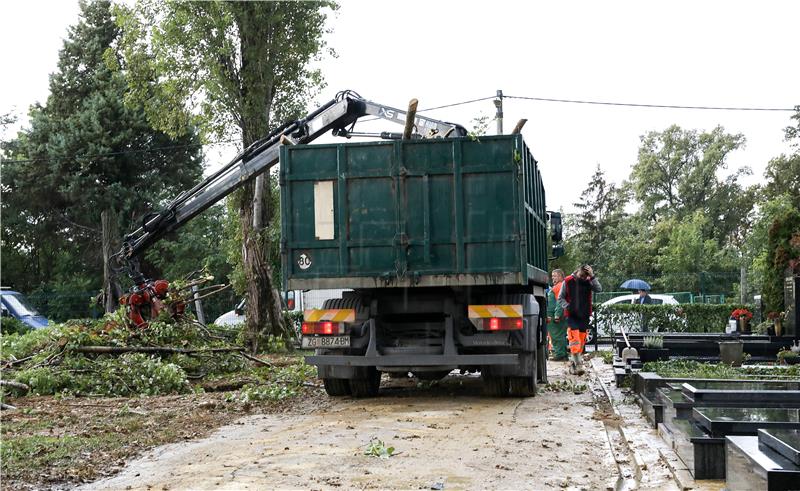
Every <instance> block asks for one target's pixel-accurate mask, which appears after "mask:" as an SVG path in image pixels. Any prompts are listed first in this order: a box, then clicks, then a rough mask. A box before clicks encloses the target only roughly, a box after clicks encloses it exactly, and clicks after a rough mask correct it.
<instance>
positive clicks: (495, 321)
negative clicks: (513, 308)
mask: <svg viewBox="0 0 800 491" xmlns="http://www.w3.org/2000/svg"><path fill="white" fill-rule="evenodd" d="M487 321H488V322H487ZM523 322H524V321H523V320H522V318H521V317H490V318H488V319H484V320H483V328H484V329H486V330H489V331H516V330H519V329H522V327H523V326H524V323H523Z"/></svg>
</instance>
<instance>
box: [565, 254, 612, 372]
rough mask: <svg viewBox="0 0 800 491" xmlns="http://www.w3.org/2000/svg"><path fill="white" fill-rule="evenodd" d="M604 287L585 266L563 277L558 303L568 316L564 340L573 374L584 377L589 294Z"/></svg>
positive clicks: (592, 271) (590, 305) (587, 266)
mask: <svg viewBox="0 0 800 491" xmlns="http://www.w3.org/2000/svg"><path fill="white" fill-rule="evenodd" d="M602 290H603V287H602V286H601V285H600V282H599V281H598V280H597V278H595V276H594V270H593V269H592V267H591V266H589V265H588V264H584V265H582V266H581V267H579V268H578V269H576V270H575V272H574V273H572V274H571V275H569V276H567V277H566V278H564V283H563V285H562V286H561V291H560V292H559V295H558V302H559V303H560V304H561V307H562V308H563V309H564V314H565V315H566V316H567V340H568V341H569V351H570V355H569V356H570V368H569V371H570V373H572V374H576V375H582V374H583V357H582V353H583V349H584V347H585V346H586V331H588V330H589V319H590V318H591V316H592V292H600V291H602Z"/></svg>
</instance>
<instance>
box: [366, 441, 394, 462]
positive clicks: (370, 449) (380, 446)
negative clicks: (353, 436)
mask: <svg viewBox="0 0 800 491" xmlns="http://www.w3.org/2000/svg"><path fill="white" fill-rule="evenodd" d="M364 455H369V456H370V457H380V458H382V459H388V458H389V457H391V456H392V455H394V447H387V446H386V444H384V443H383V441H381V440H379V439H378V438H375V437H373V438H372V439H371V440H370V441H369V443H368V444H367V448H366V449H364Z"/></svg>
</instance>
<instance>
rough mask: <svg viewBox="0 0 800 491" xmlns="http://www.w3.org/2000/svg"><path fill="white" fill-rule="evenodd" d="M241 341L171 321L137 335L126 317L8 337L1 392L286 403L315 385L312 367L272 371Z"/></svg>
mask: <svg viewBox="0 0 800 491" xmlns="http://www.w3.org/2000/svg"><path fill="white" fill-rule="evenodd" d="M235 334H236V333H231V332H228V331H224V330H214V329H213V328H211V327H207V326H204V325H202V324H199V323H197V322H195V321H192V320H186V321H180V322H176V321H171V320H167V319H161V320H158V321H152V322H150V325H149V327H148V328H147V329H144V330H131V329H129V328H128V327H127V325H126V323H125V322H124V318H123V314H122V312H121V311H120V312H117V313H114V314H109V315H107V316H106V317H104V318H102V319H98V320H81V321H69V322H66V323H64V324H60V325H55V326H51V327H48V328H45V329H40V330H36V331H32V332H30V333H27V334H24V335H17V334H12V335H7V336H3V338H2V339H1V340H0V371H1V372H2V373H0V375H1V376H2V377H0V378H2V383H1V384H0V391H2V394H3V396H24V395H50V394H62V395H74V396H123V397H124V396H135V395H162V394H173V393H184V392H189V391H192V390H194V391H197V390H203V388H204V387H208V388H209V389H210V390H215V389H216V390H220V389H219V388H218V387H224V388H225V390H234V389H239V388H241V389H242V391H243V392H242V394H240V395H239V396H235V397H238V398H240V399H242V400H245V399H246V400H253V399H258V398H283V397H286V396H289V395H294V393H295V392H293V391H294V390H295V389H296V388H298V387H301V386H303V385H313V384H307V383H306V380H307V379H308V378H310V377H312V376H313V370H311V367H308V366H307V365H303V364H299V365H298V364H292V365H289V366H277V367H273V366H272V364H271V363H270V362H268V361H266V360H263V359H261V358H258V357H256V356H253V355H250V354H248V353H246V352H245V349H244V348H243V347H241V346H237V345H236V344H235V338H236V335H235ZM233 380H242V382H241V383H238V382H231V381H233ZM266 386H268V387H266ZM212 387H213V388H212ZM0 402H4V401H0Z"/></svg>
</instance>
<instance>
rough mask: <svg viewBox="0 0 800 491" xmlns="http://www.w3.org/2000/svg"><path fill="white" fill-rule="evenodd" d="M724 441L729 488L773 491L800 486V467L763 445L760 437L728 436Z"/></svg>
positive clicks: (726, 475)
mask: <svg viewBox="0 0 800 491" xmlns="http://www.w3.org/2000/svg"><path fill="white" fill-rule="evenodd" d="M725 440H726V444H725V487H726V489H728V490H730V491H750V490H753V489H766V490H768V491H773V490H785V489H797V488H798V487H799V486H800V466H798V465H796V464H794V463H793V462H791V461H789V460H788V459H786V458H784V457H783V456H782V455H780V454H778V453H777V452H774V451H772V450H771V449H770V448H768V447H765V446H762V445H760V444H759V439H758V437H756V436H728V437H726V438H725Z"/></svg>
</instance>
